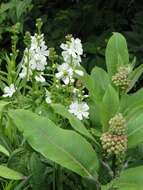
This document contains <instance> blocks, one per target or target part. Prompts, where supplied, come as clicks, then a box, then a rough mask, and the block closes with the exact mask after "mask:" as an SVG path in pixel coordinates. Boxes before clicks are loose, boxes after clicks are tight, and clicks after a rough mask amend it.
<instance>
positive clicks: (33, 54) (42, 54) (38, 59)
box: [19, 34, 49, 82]
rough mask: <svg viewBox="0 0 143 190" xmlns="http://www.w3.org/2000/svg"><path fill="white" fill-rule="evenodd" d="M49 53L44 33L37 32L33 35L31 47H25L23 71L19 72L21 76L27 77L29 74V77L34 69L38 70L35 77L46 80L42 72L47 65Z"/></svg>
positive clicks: (38, 79)
mask: <svg viewBox="0 0 143 190" xmlns="http://www.w3.org/2000/svg"><path fill="white" fill-rule="evenodd" d="M48 55H49V51H48V49H47V46H46V44H45V41H44V35H43V34H35V35H34V36H31V47H30V48H29V49H28V48H26V49H25V52H24V57H23V62H22V71H21V73H20V74H19V76H20V78H25V77H26V76H27V75H28V78H29V77H30V76H31V75H32V74H33V72H32V71H38V72H37V73H38V74H37V76H35V79H36V80H37V81H39V82H44V81H45V80H44V78H43V77H42V72H43V71H44V70H45V66H46V65H47V57H48Z"/></svg>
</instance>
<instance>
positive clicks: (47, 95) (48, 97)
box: [45, 90, 52, 104]
mask: <svg viewBox="0 0 143 190" xmlns="http://www.w3.org/2000/svg"><path fill="white" fill-rule="evenodd" d="M45 100H46V102H47V104H51V103H52V99H51V93H50V92H49V91H48V90H46V99H45Z"/></svg>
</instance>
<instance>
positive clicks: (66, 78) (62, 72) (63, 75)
mask: <svg viewBox="0 0 143 190" xmlns="http://www.w3.org/2000/svg"><path fill="white" fill-rule="evenodd" d="M57 69H58V73H56V75H55V76H56V78H58V79H61V80H62V81H63V82H64V83H65V84H66V85H67V84H69V83H70V82H73V78H72V77H73V69H72V68H71V67H70V66H69V64H67V63H63V64H62V65H59V66H58V68H57Z"/></svg>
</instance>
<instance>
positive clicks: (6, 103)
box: [0, 101, 9, 117]
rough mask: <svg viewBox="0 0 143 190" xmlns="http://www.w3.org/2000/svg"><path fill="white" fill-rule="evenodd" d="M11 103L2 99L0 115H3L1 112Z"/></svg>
mask: <svg viewBox="0 0 143 190" xmlns="http://www.w3.org/2000/svg"><path fill="white" fill-rule="evenodd" d="M8 104H9V102H5V101H0V117H1V114H2V112H3V110H4V108H5V107H6V106H7V105H8Z"/></svg>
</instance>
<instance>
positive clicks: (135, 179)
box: [113, 166, 143, 190]
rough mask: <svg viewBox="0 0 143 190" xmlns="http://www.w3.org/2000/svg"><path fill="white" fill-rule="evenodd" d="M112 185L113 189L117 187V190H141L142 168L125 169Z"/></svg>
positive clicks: (142, 185)
mask: <svg viewBox="0 0 143 190" xmlns="http://www.w3.org/2000/svg"><path fill="white" fill-rule="evenodd" d="M114 184H115V185H113V187H117V188H118V190H142V187H143V166H138V167H135V168H129V169H126V170H125V171H123V172H122V173H121V175H120V177H119V178H118V179H117V180H115V181H114Z"/></svg>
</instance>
